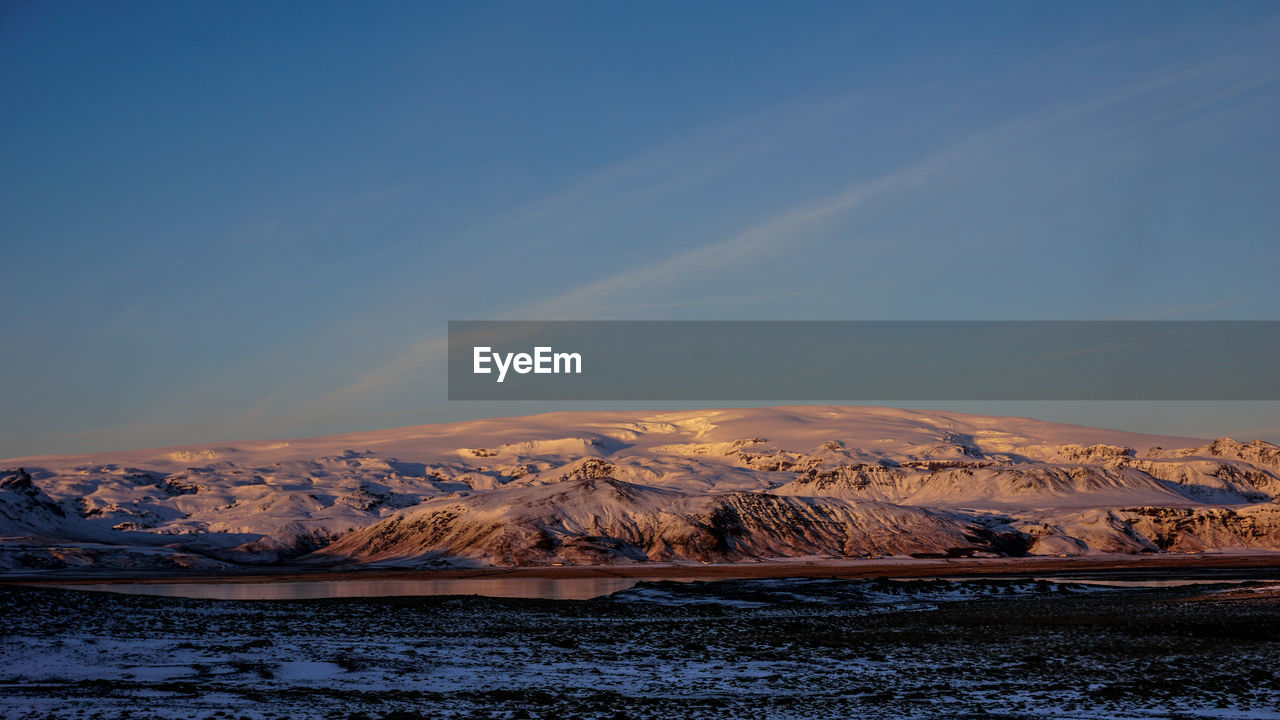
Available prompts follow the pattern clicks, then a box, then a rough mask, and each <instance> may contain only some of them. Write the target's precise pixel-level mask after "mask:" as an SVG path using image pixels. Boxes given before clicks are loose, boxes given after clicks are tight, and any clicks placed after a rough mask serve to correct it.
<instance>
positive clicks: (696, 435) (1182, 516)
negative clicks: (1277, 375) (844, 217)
mask: <svg viewBox="0 0 1280 720" xmlns="http://www.w3.org/2000/svg"><path fill="white" fill-rule="evenodd" d="M0 468H6V469H5V470H4V471H3V474H2V475H0V536H3V537H4V539H3V541H2V542H0V568H5V569H9V570H22V569H31V568H58V567H81V568H103V569H120V568H154V567H158V568H175V567H195V568H202V569H215V568H219V567H221V568H233V567H235V566H237V565H242V564H255V565H272V564H285V563H288V564H290V565H297V564H299V563H301V564H307V565H316V566H323V565H337V566H351V565H360V564H374V563H376V564H379V565H393V566H410V567H419V566H437V565H538V564H553V563H566V564H607V563H632V562H645V561H702V562H730V561H744V560H753V559H767V558H787V557H815V556H817V557H858V556H865V555H907V554H922V553H924V554H949V555H975V554H976V555H1019V554H1053V555H1058V554H1069V555H1074V554H1087V553H1095V552H1123V553H1139V552H1165V551H1199V550H1209V549H1245V548H1253V549H1262V550H1280V502H1277V500H1276V499H1277V498H1280V447H1277V446H1275V445H1271V444H1269V443H1263V442H1256V441H1255V442H1252V443H1242V442H1237V441H1234V440H1231V439H1228V438H1220V439H1218V440H1215V441H1211V442H1210V441H1204V440H1196V439H1191V438H1171V437H1155V436H1147V435H1138V434H1133V433H1125V432H1119V431H1114V430H1097V429H1091V428H1083V427H1077V426H1069V425H1057V424H1052V423H1043V422H1037V421H1034V420H1026V419H1021V418H993V417H982V416H974V415H961V414H953V413H933V412H915V411H904V410H892V409H885V408H849V407H825V406H822V407H794V408H756V409H734V410H705V411H685V412H668V413H662V412H626V413H599V412H591V413H556V414H550V415H540V416H534V417H525V418H508V419H496V420H481V421H474V422H467V423H454V424H447V425H433V426H422V427H412V428H401V429H397V430H387V431H378V432H370V433H359V434H352V435H345V436H335V437H329V438H317V439H308V440H294V441H289V442H277V443H240V444H232V445H218V446H199V447H186V448H168V449H161V450H144V451H129V452H119V453H101V454H97V455H85V456H58V457H31V458H16V459H11V460H6V461H0Z"/></svg>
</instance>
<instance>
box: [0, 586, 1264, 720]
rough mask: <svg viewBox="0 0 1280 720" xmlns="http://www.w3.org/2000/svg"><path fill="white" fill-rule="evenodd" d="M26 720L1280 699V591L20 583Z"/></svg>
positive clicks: (757, 712)
mask: <svg viewBox="0 0 1280 720" xmlns="http://www.w3.org/2000/svg"><path fill="white" fill-rule="evenodd" d="M0 613H3V618H4V621H3V625H2V626H0V627H3V633H4V634H5V635H6V637H5V638H4V643H3V650H0V714H2V715H3V716H4V717H7V718H46V717H54V718H95V717H111V718H116V717H122V718H151V717H173V718H219V719H221V718H254V719H255V720H256V719H259V718H375V719H377V718H402V719H403V718H433V717H442V718H443V717H483V718H512V719H514V718H534V717H547V718H673V717H697V718H714V717H725V718H745V717H752V718H765V717H767V718H855V717H858V718H861V717H873V718H874V717H884V718H897V717H974V718H977V717H1002V718H1024V717H1025V718H1031V717H1036V718H1039V717H1090V718H1092V717H1107V718H1118V717H1168V718H1192V717H1232V718H1235V717H1242V718H1243V717H1248V718H1255V717H1257V718H1261V717H1280V675H1278V673H1280V598H1277V597H1276V596H1275V595H1274V594H1273V593H1272V591H1271V590H1269V589H1267V588H1265V587H1259V586H1251V587H1244V588H1237V589H1235V590H1231V591H1223V590H1222V589H1221V588H1206V587H1203V586H1202V587H1197V588H1183V589H1174V590H1151V589H1145V590H1097V589H1088V588H1085V587H1082V586H1075V585H1057V584H1049V583H1035V582H1030V581H1025V580H1021V581H1019V580H1009V581H981V580H978V581H969V582H965V583H947V582H941V581H935V582H929V581H912V582H905V583H904V582H889V581H859V580H809V581H795V580H750V581H726V582H719V583H709V584H701V583H699V584H691V585H685V584H676V583H655V584H643V585H641V586H639V587H638V588H636V589H633V590H631V591H627V592H625V593H621V594H619V595H615V596H613V597H611V598H605V599H598V600H592V601H551V600H498V599H485V598H476V597H465V598H460V597H454V598H439V597H436V598H431V597H426V598H420V597H413V598H385V599H368V600H365V599H361V600H354V599H342V600H319V601H290V602H276V601H270V602H265V601H259V602H243V601H212V600H186V599H171V598H155V597H143V596H126V595H115V594H109V593H86V592H79V591H72V590H49V589H34V588H14V587H8V588H0Z"/></svg>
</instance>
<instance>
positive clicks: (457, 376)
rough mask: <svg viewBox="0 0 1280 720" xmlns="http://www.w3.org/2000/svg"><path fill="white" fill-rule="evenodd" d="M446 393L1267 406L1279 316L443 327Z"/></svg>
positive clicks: (1277, 387) (1276, 388)
mask: <svg viewBox="0 0 1280 720" xmlns="http://www.w3.org/2000/svg"><path fill="white" fill-rule="evenodd" d="M477 348H481V350H479V351H477ZM484 348H488V350H484ZM537 348H543V350H541V351H539V350H537ZM521 355H524V357H521ZM477 357H479V363H477ZM477 369H481V370H485V369H487V370H488V372H477ZM499 378H501V382H499ZM449 399H451V400H705V401H716V400H725V401H728V400H785V401H813V400H821V401H834V400H1280V322H1275V321H1240V322H1224V321H1206V322H1200V321H1170V322H1138V321H1133V322H1129V321H1117V322H1039V321H1036V322H896V321H895V322H839V321H831V322H828V321H761V322H757V321H727V322H725V321H707V322H703V321H697V322H682V321H564V322H500V321H454V322H450V323H449Z"/></svg>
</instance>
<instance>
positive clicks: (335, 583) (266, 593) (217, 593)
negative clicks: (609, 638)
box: [46, 577, 643, 600]
mask: <svg viewBox="0 0 1280 720" xmlns="http://www.w3.org/2000/svg"><path fill="white" fill-rule="evenodd" d="M642 579H643V578H614V577H603V578H599V577H596V578H557V579H550V578H455V579H449V580H357V579H352V580H276V581H268V582H201V583H190V582H188V583H183V582H174V583H92V584H90V583H86V584H83V585H57V586H56V587H62V588H69V589H74V590H98V591H105V592H117V593H127V594H130V595H163V596H166V597H186V598H202V599H211V600H313V599H317V598H346V597H390V596H397V595H485V596H488V597H515V598H548V599H553V600H586V599H589V598H593V597H599V596H601V595H608V594H610V593H614V592H617V591H619V590H626V589H627V588H629V587H631V586H632V585H635V584H636V583H637V582H640V581H641V580H642ZM46 587H55V586H46Z"/></svg>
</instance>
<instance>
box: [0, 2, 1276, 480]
mask: <svg viewBox="0 0 1280 720" xmlns="http://www.w3.org/2000/svg"><path fill="white" fill-rule="evenodd" d="M0 98H2V99H0V107H2V108H3V110H2V111H0V128H2V129H3V132H2V133H0V153H2V155H3V157H4V158H5V160H4V162H3V163H0V191H2V192H0V242H3V250H4V253H3V257H4V259H5V263H4V267H5V269H6V271H7V272H5V273H4V278H5V290H4V292H3V293H0V355H2V356H3V358H4V360H3V369H4V371H3V373H2V374H0V406H3V408H4V412H3V414H2V415H0V456H16V455H27V454H36V453H46V452H70V451H89V450H98V449H109V448H124V447H141V446H155V445H167V444H179V443H189V442H202V441H219V440H233V439H252V438H268V437H290V436H304V435H312V434H319V433H328V432H338V431H347V430H357V429H371V428H378V427H391V426H397V425H405V424H418V423H425V422H437V421H447V420H455V419H463V418H468V417H476V416H482V415H505V414H524V413H531V412H539V411H544V410H548V409H571V408H572V407H579V406H577V405H575V406H567V405H559V404H547V403H511V404H491V403H449V402H447V401H446V400H445V395H446V392H445V385H444V382H445V368H444V353H443V348H442V343H443V338H444V333H445V323H446V321H447V320H450V319H491V318H496V319H972V320H986V319H1280V317H1277V308H1280V283H1277V282H1276V267H1277V266H1278V264H1280V263H1278V262H1277V261H1280V231H1278V228H1280V123H1277V122H1276V118H1278V117H1280V5H1276V4H1275V3H1247V2H1236V3H1208V2H1204V3H1177V2H1157V3H1134V2H1129V3H1116V2H1108V3H1097V4H1093V3H1012V2H1011V3H995V4H985V3H895V4H887V3H804V4H792V3H732V4H728V3H724V4H722V3H630V4H627V3H580V4H578V3H516V4H499V3H420V2H405V3H387V2H383V3H354V2H352V3H315V2H307V3H302V2H298V3H285V2H273V3H236V2H220V3H171V2H160V3H133V2H118V3H88V2H85V3H76V2H67V3H46V2H17V3H13V2H7V3H4V4H3V5H0ZM668 405H669V404H668ZM925 405H928V403H925ZM581 407H584V408H593V409H594V408H598V407H600V406H599V405H598V404H592V405H582V406H581ZM611 407H613V406H611ZM616 407H622V406H621V405H618V406H616ZM628 407H629V406H628ZM944 407H946V408H950V409H956V410H970V411H975V412H1004V413H1011V414H1019V415H1029V416H1033V417H1042V418H1045V419H1054V420H1064V421H1069V422H1081V423H1085V424H1099V425H1109V426H1113V427H1115V426H1119V427H1125V428H1128V429H1133V430H1146V431H1158V432H1177V433H1183V434H1194V435H1218V434H1233V435H1236V436H1241V437H1244V436H1249V437H1264V438H1268V439H1271V440H1280V404H1277V403H1262V402H1259V403H1243V404H1233V405H1225V404H1216V403H1180V404H1173V403H1149V404H1134V403H1075V404H1071V403H1000V404H997V403H969V404H963V405H960V404H950V405H946V406H944Z"/></svg>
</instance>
